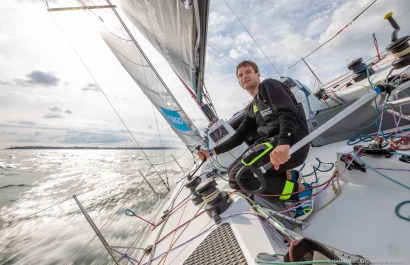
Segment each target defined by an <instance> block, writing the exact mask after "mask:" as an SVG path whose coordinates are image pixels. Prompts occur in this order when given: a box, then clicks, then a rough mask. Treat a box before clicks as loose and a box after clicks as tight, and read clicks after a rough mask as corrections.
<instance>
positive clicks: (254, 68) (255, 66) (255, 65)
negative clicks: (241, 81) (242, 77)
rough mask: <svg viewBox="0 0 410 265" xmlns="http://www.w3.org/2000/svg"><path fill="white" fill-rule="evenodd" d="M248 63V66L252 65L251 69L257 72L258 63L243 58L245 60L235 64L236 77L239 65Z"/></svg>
mask: <svg viewBox="0 0 410 265" xmlns="http://www.w3.org/2000/svg"><path fill="white" fill-rule="evenodd" d="M248 65H250V66H252V67H253V70H254V71H255V73H259V68H258V65H257V64H256V63H254V62H252V61H248V60H245V61H242V62H240V63H239V64H238V65H237V66H236V76H237V77H238V70H239V68H241V67H243V66H248Z"/></svg>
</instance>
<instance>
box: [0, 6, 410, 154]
mask: <svg viewBox="0 0 410 265" xmlns="http://www.w3.org/2000/svg"><path fill="white" fill-rule="evenodd" d="M114 2H115V1H114ZM371 2H372V1H354V0H337V1H322V0H310V1H303V0H292V1H289V0H265V1H263V0H248V1H239V0H225V1H223V0H213V1H211V9H210V15H209V17H210V21H209V28H208V45H209V48H208V50H207V59H206V75H205V82H206V87H207V89H208V91H209V94H210V96H211V98H212V100H213V103H214V105H215V107H216V109H217V112H218V114H219V116H220V117H221V118H224V119H227V118H229V117H231V116H232V115H233V114H234V113H235V112H237V111H238V110H239V109H241V108H242V107H243V106H244V105H245V104H246V103H247V102H249V100H250V98H249V95H248V94H247V93H246V92H244V91H243V90H242V89H241V88H240V87H239V85H238V82H237V80H236V77H235V74H234V72H235V67H236V64H237V62H238V61H241V60H245V59H250V60H253V61H255V62H256V63H258V64H259V66H260V69H261V73H262V76H264V77H273V78H276V77H278V74H277V72H276V70H277V71H278V72H279V73H280V74H283V75H285V76H291V77H293V78H296V79H298V80H300V81H301V82H303V83H305V84H306V85H307V86H308V87H313V85H314V83H315V81H314V77H313V76H312V74H311V73H310V72H309V71H308V69H307V68H306V66H305V65H303V64H301V63H299V64H298V65H296V66H295V67H293V68H291V69H290V70H286V69H287V68H288V67H289V66H291V65H293V64H294V63H295V62H297V61H298V60H300V58H301V57H302V56H305V55H307V54H308V53H309V52H311V51H312V50H314V49H315V48H316V47H318V46H319V45H320V44H321V43H323V42H325V41H326V40H327V39H328V38H330V37H331V36H333V35H334V34H335V33H336V32H337V31H338V30H340V29H341V28H343V27H345V26H346V25H348V26H347V27H346V28H345V29H344V30H343V32H342V33H341V34H340V35H339V36H338V37H336V38H335V39H334V40H332V41H331V42H329V43H328V44H327V45H325V46H324V47H323V48H322V49H320V50H319V51H318V52H316V53H315V54H313V55H312V56H310V57H309V58H307V62H308V63H309V64H310V66H311V67H312V68H313V69H314V70H315V72H316V73H317V75H318V76H319V78H321V80H322V81H323V82H326V81H330V80H331V79H332V78H334V77H335V76H337V75H339V74H342V73H343V72H344V71H345V70H347V68H346V65H347V64H348V63H349V62H351V61H353V60H354V59H356V58H358V57H363V58H364V59H369V58H371V57H372V56H374V55H375V48H374V44H373V37H372V34H373V33H375V34H376V36H377V39H378V43H379V49H380V51H384V48H385V47H386V46H387V45H388V43H389V41H390V40H389V38H390V34H391V32H392V29H391V27H390V26H389V25H388V23H387V21H385V20H383V16H384V15H385V14H386V13H387V12H390V11H392V12H393V13H394V17H396V19H397V22H398V23H399V25H400V26H401V27H402V31H400V33H399V35H400V36H404V35H405V34H409V32H410V19H409V14H410V13H409V10H410V1H407V0H394V1H386V0H378V1H377V2H376V3H375V4H374V5H372V6H371V7H370V8H369V9H368V10H367V11H366V12H365V13H364V14H363V15H362V16H360V17H359V18H358V19H357V20H356V21H354V22H353V23H351V24H348V23H349V22H351V21H352V19H353V18H354V17H355V16H356V15H357V14H358V12H360V11H361V10H363V7H365V6H366V5H367V4H369V3H371ZM49 3H50V5H52V4H55V3H56V2H51V1H49ZM57 3H60V4H61V5H66V6H68V5H75V1H63V0H61V1H57ZM0 4H1V5H2V9H1V10H0V50H1V53H0V69H2V70H1V71H0V112H1V115H0V135H1V140H0V148H3V147H8V146H10V145H18V144H20V143H21V142H23V143H26V144H36V143H38V144H48V145H65V144H67V145H99V144H101V145H122V146H135V145H136V144H135V143H133V140H132V139H131V137H130V136H129V133H128V131H127V129H126V128H125V127H124V125H123V124H122V122H121V121H120V119H119V118H118V116H117V114H116V113H115V112H114V110H113V109H112V107H111V106H114V107H115V109H116V111H117V113H119V115H120V116H121V118H122V119H123V120H124V122H125V123H126V125H127V127H128V128H129V129H130V130H131V131H132V132H133V133H134V135H135V136H136V139H137V141H138V143H139V144H140V145H142V146H148V145H159V141H160V138H159V136H158V135H157V131H158V129H157V126H158V127H159V129H160V131H161V133H162V135H161V136H162V137H161V140H162V141H163V142H166V143H170V144H181V143H180V142H179V140H178V139H176V136H174V134H173V132H172V130H171V129H170V128H169V126H168V125H167V124H166V123H165V122H164V121H163V119H162V117H161V116H160V115H159V114H158V113H157V111H156V110H154V108H153V107H152V106H151V104H150V103H149V101H148V100H147V99H146V97H145V95H144V94H143V93H142V92H141V91H139V88H138V87H137V86H136V85H135V83H134V82H133V81H132V79H131V78H130V77H129V76H128V74H127V73H126V72H125V71H124V70H123V69H122V67H121V65H120V64H119V63H118V61H117V60H116V59H115V57H114V56H113V55H112V54H111V51H110V50H109V49H108V48H107V47H106V45H105V43H104V42H103V41H102V40H101V39H100V37H99V36H98V33H97V32H96V30H94V29H87V27H85V26H84V24H82V23H85V22H83V21H88V20H84V19H83V18H82V17H83V15H82V14H78V13H69V12H65V13H64V12H63V13H64V14H49V13H48V12H47V11H46V7H45V5H44V3H43V2H42V1H6V0H0ZM232 11H233V12H234V13H232ZM237 18H239V20H240V21H239V20H238V19H237ZM55 21H57V22H58V25H57V24H56V22H55ZM86 23H87V25H88V22H86ZM90 24H91V23H90ZM243 25H244V26H245V28H246V29H245V28H244V27H243ZM60 28H61V29H62V30H61V29H60ZM93 30H94V32H93ZM248 32H249V33H250V34H251V35H249V34H248ZM255 41H256V43H257V44H256V43H255ZM257 45H259V46H260V47H261V49H259V48H258V46H257ZM72 47H74V48H75V51H74V50H73V48H72ZM143 47H144V46H143ZM147 49H148V51H149V52H148V53H147V54H149V56H150V59H151V60H152V62H153V64H154V65H155V66H157V67H158V71H159V72H161V73H163V75H162V77H163V79H164V81H165V82H166V83H167V85H168V86H169V87H170V89H171V90H172V91H173V92H174V93H175V94H176V96H177V98H178V99H179V100H180V103H181V104H182V106H183V107H184V108H185V111H186V112H187V113H188V114H189V115H191V118H192V120H193V121H194V123H195V124H196V125H197V127H198V128H204V127H205V126H206V121H205V119H204V117H203V116H202V114H201V112H200V111H199V109H198V107H197V106H196V104H195V103H194V102H193V101H192V100H191V98H190V96H189V94H188V93H187V92H186V90H185V88H183V86H182V85H181V84H180V82H179V81H178V80H177V78H176V77H175V76H174V75H173V74H172V72H171V71H170V69H169V67H167V66H165V65H164V62H163V61H162V60H161V59H160V58H158V57H157V55H156V53H155V51H152V50H150V48H147ZM217 51H221V52H222V53H223V54H221V53H219V52H217ZM264 54H266V56H267V57H268V58H269V60H268V59H267V58H266V57H265V55H264ZM79 56H80V58H79ZM228 57H230V58H228ZM269 61H270V62H269ZM84 63H85V66H84ZM272 65H273V66H272ZM275 68H276V70H275ZM228 99H229V100H228ZM157 124H158V125H157Z"/></svg>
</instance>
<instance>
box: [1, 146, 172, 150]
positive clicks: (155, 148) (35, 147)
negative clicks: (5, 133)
mask: <svg viewBox="0 0 410 265" xmlns="http://www.w3.org/2000/svg"><path fill="white" fill-rule="evenodd" d="M6 149H87V150H90V149H91V150H97V149H98V150H104V149H108V150H114V149H116V150H165V149H176V148H175V147H158V146H154V147H86V146H72V147H62V146H12V147H9V148H6Z"/></svg>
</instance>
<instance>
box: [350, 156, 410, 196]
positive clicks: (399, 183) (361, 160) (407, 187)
mask: <svg viewBox="0 0 410 265" xmlns="http://www.w3.org/2000/svg"><path fill="white" fill-rule="evenodd" d="M354 154H355V158H356V159H357V160H359V162H361V163H363V164H365V165H366V166H367V167H368V168H370V169H371V170H373V171H374V172H376V173H377V174H379V175H380V176H382V177H384V178H386V179H388V180H390V181H392V182H394V183H396V184H397V185H399V186H402V187H403V188H405V189H408V190H410V186H407V185H405V184H403V183H401V182H399V181H397V180H395V179H393V178H391V177H389V176H387V175H385V174H383V173H381V172H380V171H378V170H377V169H375V168H374V167H372V166H371V165H369V164H368V163H366V162H365V161H364V160H363V159H361V158H360V157H359V156H358V155H357V154H356V153H355V152H354Z"/></svg>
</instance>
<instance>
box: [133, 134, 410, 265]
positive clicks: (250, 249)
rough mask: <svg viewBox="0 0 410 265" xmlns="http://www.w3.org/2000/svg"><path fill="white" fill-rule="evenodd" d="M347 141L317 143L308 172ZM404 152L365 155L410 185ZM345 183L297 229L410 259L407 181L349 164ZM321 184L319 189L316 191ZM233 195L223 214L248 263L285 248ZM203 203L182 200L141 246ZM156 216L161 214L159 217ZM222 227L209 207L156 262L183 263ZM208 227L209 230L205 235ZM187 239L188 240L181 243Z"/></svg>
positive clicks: (167, 243) (352, 248) (378, 255)
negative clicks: (210, 214) (387, 155)
mask: <svg viewBox="0 0 410 265" xmlns="http://www.w3.org/2000/svg"><path fill="white" fill-rule="evenodd" d="M345 144H346V143H345V142H339V143H334V144H330V145H327V146H322V147H315V148H311V151H310V154H309V157H308V159H307V162H306V166H305V168H304V169H303V173H304V174H308V173H310V172H312V166H313V165H315V166H317V164H318V162H317V160H316V157H317V158H319V159H320V160H321V161H322V162H326V163H327V162H335V161H336V155H337V154H336V151H338V150H341V149H342V150H343V151H346V150H347V149H351V148H352V147H347V149H346V147H344V148H342V147H343V146H344V145H345ZM367 144H368V143H366V145H367ZM407 153H409V152H407ZM339 155H340V154H339ZM398 157H399V155H394V156H393V157H391V158H385V157H383V156H382V157H363V159H364V160H365V161H366V163H369V164H370V165H372V166H375V167H379V168H384V167H388V168H394V169H397V170H396V171H387V170H381V171H382V172H384V173H385V174H387V175H388V176H389V177H391V178H394V179H395V180H396V181H399V182H401V183H403V184H404V185H406V186H410V178H409V172H408V171H399V170H400V169H402V170H410V165H409V164H406V163H403V162H400V161H398ZM338 164H339V169H340V172H342V171H343V169H344V163H342V162H340V161H339V162H338ZM326 167H329V166H327V165H324V166H322V167H321V169H325V168H326ZM203 170H205V171H206V170H207V169H206V168H204V169H203ZM332 173H333V170H331V171H329V172H324V173H319V183H323V182H325V181H326V180H328V179H329V178H330V177H331V175H332ZM311 181H314V177H308V178H306V182H308V183H309V182H311ZM339 183H340V185H341V189H340V191H341V193H340V195H339V196H338V197H337V198H335V199H334V197H335V193H334V191H333V190H332V189H331V188H329V189H327V190H326V191H324V192H323V193H322V194H321V195H319V196H318V197H317V198H316V199H315V204H314V207H315V212H314V213H313V214H312V215H311V216H310V217H309V218H308V219H307V220H306V221H307V222H308V223H309V226H308V227H307V228H306V229H305V230H303V231H301V230H300V229H299V228H297V229H296V230H295V232H297V233H298V234H300V235H303V236H306V237H309V238H312V239H314V240H316V241H319V242H321V243H323V244H326V245H328V246H331V247H334V248H336V249H339V250H341V251H343V252H347V253H351V254H356V255H362V256H363V257H365V258H366V259H369V260H371V261H373V262H374V263H378V264H383V263H380V261H383V260H384V261H385V263H388V261H389V260H390V261H392V260H396V261H397V260H398V261H400V260H402V261H403V262H402V264H410V252H409V251H408V248H409V246H410V236H409V233H408V231H409V230H408V228H409V225H410V223H409V222H408V221H405V220H403V219H400V218H399V217H397V216H396V214H395V207H396V205H397V204H399V203H400V202H402V201H405V200H409V199H410V192H409V189H406V188H404V187H401V186H399V185H397V184H395V183H393V182H392V181H390V180H387V179H385V178H383V177H381V176H380V175H378V174H376V173H374V172H373V171H371V170H369V169H367V172H366V173H363V172H361V171H358V170H345V172H344V173H343V175H342V176H341V178H340V179H339ZM180 185H181V184H180ZM336 185H337V184H336ZM217 187H218V188H219V189H221V190H225V191H230V189H229V187H228V185H227V182H225V181H224V180H221V179H220V180H218V186H217ZM319 189H320V188H318V189H316V190H315V192H317V191H318V190H319ZM178 190H179V187H177V188H176V189H175V190H174V191H173V194H172V195H171V196H170V197H171V198H173V197H174V195H175V194H177V193H178ZM189 194H190V191H189V190H188V189H187V188H183V189H182V191H181V193H180V194H179V196H178V198H179V199H177V200H176V201H175V203H174V205H177V204H178V203H179V202H181V201H182V200H183V198H186V197H187V196H188V195H189ZM231 198H232V199H233V201H234V202H233V204H232V205H231V206H230V207H229V208H228V210H227V211H226V212H224V213H223V214H222V215H221V217H222V219H223V222H229V223H230V224H231V227H232V230H233V232H234V234H235V236H236V238H237V240H238V243H239V245H240V246H241V248H242V251H243V253H244V256H245V258H246V260H247V262H248V264H255V257H256V255H257V254H258V253H261V252H267V253H271V254H273V253H275V252H280V251H282V250H283V249H281V247H280V246H279V245H278V244H277V243H276V242H275V241H273V240H272V239H271V238H270V237H269V236H268V231H266V229H265V228H264V227H263V225H262V224H261V221H260V220H259V219H258V218H257V217H256V216H254V215H251V214H244V213H249V212H250V208H249V204H248V202H247V201H246V200H245V199H243V198H242V197H238V196H235V195H232V196H231ZM332 199H334V200H333V201H332V202H331V203H330V204H328V205H327V206H326V207H324V208H323V209H320V208H321V207H322V206H324V205H325V204H327V203H328V202H329V201H330V200H332ZM170 201H171V200H170ZM200 205H201V204H200ZM200 205H198V206H195V205H193V203H192V201H191V200H188V203H187V204H186V207H185V206H181V207H180V208H179V209H178V210H177V211H176V212H175V213H173V214H172V215H171V216H170V218H169V220H168V221H167V223H166V224H165V226H164V228H163V229H162V226H158V227H157V228H156V229H155V230H153V231H151V232H148V233H147V234H146V238H145V239H144V240H143V242H144V243H142V242H141V243H140V244H139V246H140V247H147V246H149V245H152V244H153V242H155V241H156V240H158V239H160V238H162V237H163V236H164V235H167V234H168V233H169V232H171V231H172V230H173V229H175V228H176V227H178V225H180V224H182V223H184V222H186V221H188V220H190V219H191V218H192V217H193V216H195V215H196V214H197V213H198V212H201V211H202V210H203V208H200V207H199V206H200ZM167 207H168V205H164V207H163V208H162V209H161V210H159V213H161V214H159V216H161V215H162V211H163V210H165V209H166V208H167ZM319 209H320V211H319ZM401 213H402V214H403V215H404V216H406V217H409V216H410V206H409V205H405V206H403V208H402V210H401ZM238 214H239V215H238ZM156 220H159V217H158V218H157V219H156ZM216 227H217V225H215V223H214V222H213V220H211V218H209V217H208V215H207V214H206V213H203V214H201V215H200V216H199V217H197V218H194V219H193V220H192V222H191V223H189V224H188V225H186V226H184V227H182V228H180V229H179V230H178V231H177V232H176V233H175V235H174V234H171V235H170V236H168V237H167V238H165V239H164V240H162V241H161V242H160V243H159V244H157V247H156V251H155V253H154V254H153V255H152V257H153V258H156V259H155V260H154V261H153V262H152V264H183V262H184V261H185V260H186V259H187V258H188V257H189V255H190V254H191V253H192V252H193V251H194V250H195V248H197V247H198V245H199V244H200V243H201V242H202V240H203V239H205V237H206V236H207V235H208V234H209V233H210V232H211V231H213V230H214V229H216ZM161 229H162V231H161ZM205 230H206V232H205V233H203V234H201V235H199V234H200V233H202V232H203V231H205ZM159 231H161V235H160V236H158V235H157V234H158V232H159ZM198 235H199V236H198ZM186 242H188V243H186ZM181 244H184V245H182V246H181V247H178V248H176V247H177V246H179V245H181ZM169 249H173V250H172V251H170V252H169V253H168V255H167V257H166V259H165V258H163V257H164V256H161V255H162V254H163V253H165V252H167V251H168V250H169ZM133 257H134V258H137V257H138V258H137V259H138V260H139V259H140V258H141V257H142V252H141V251H140V252H137V254H136V255H134V256H133ZM148 257H149V255H145V257H144V259H143V260H144V262H147V261H148ZM164 261H165V262H164Z"/></svg>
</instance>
